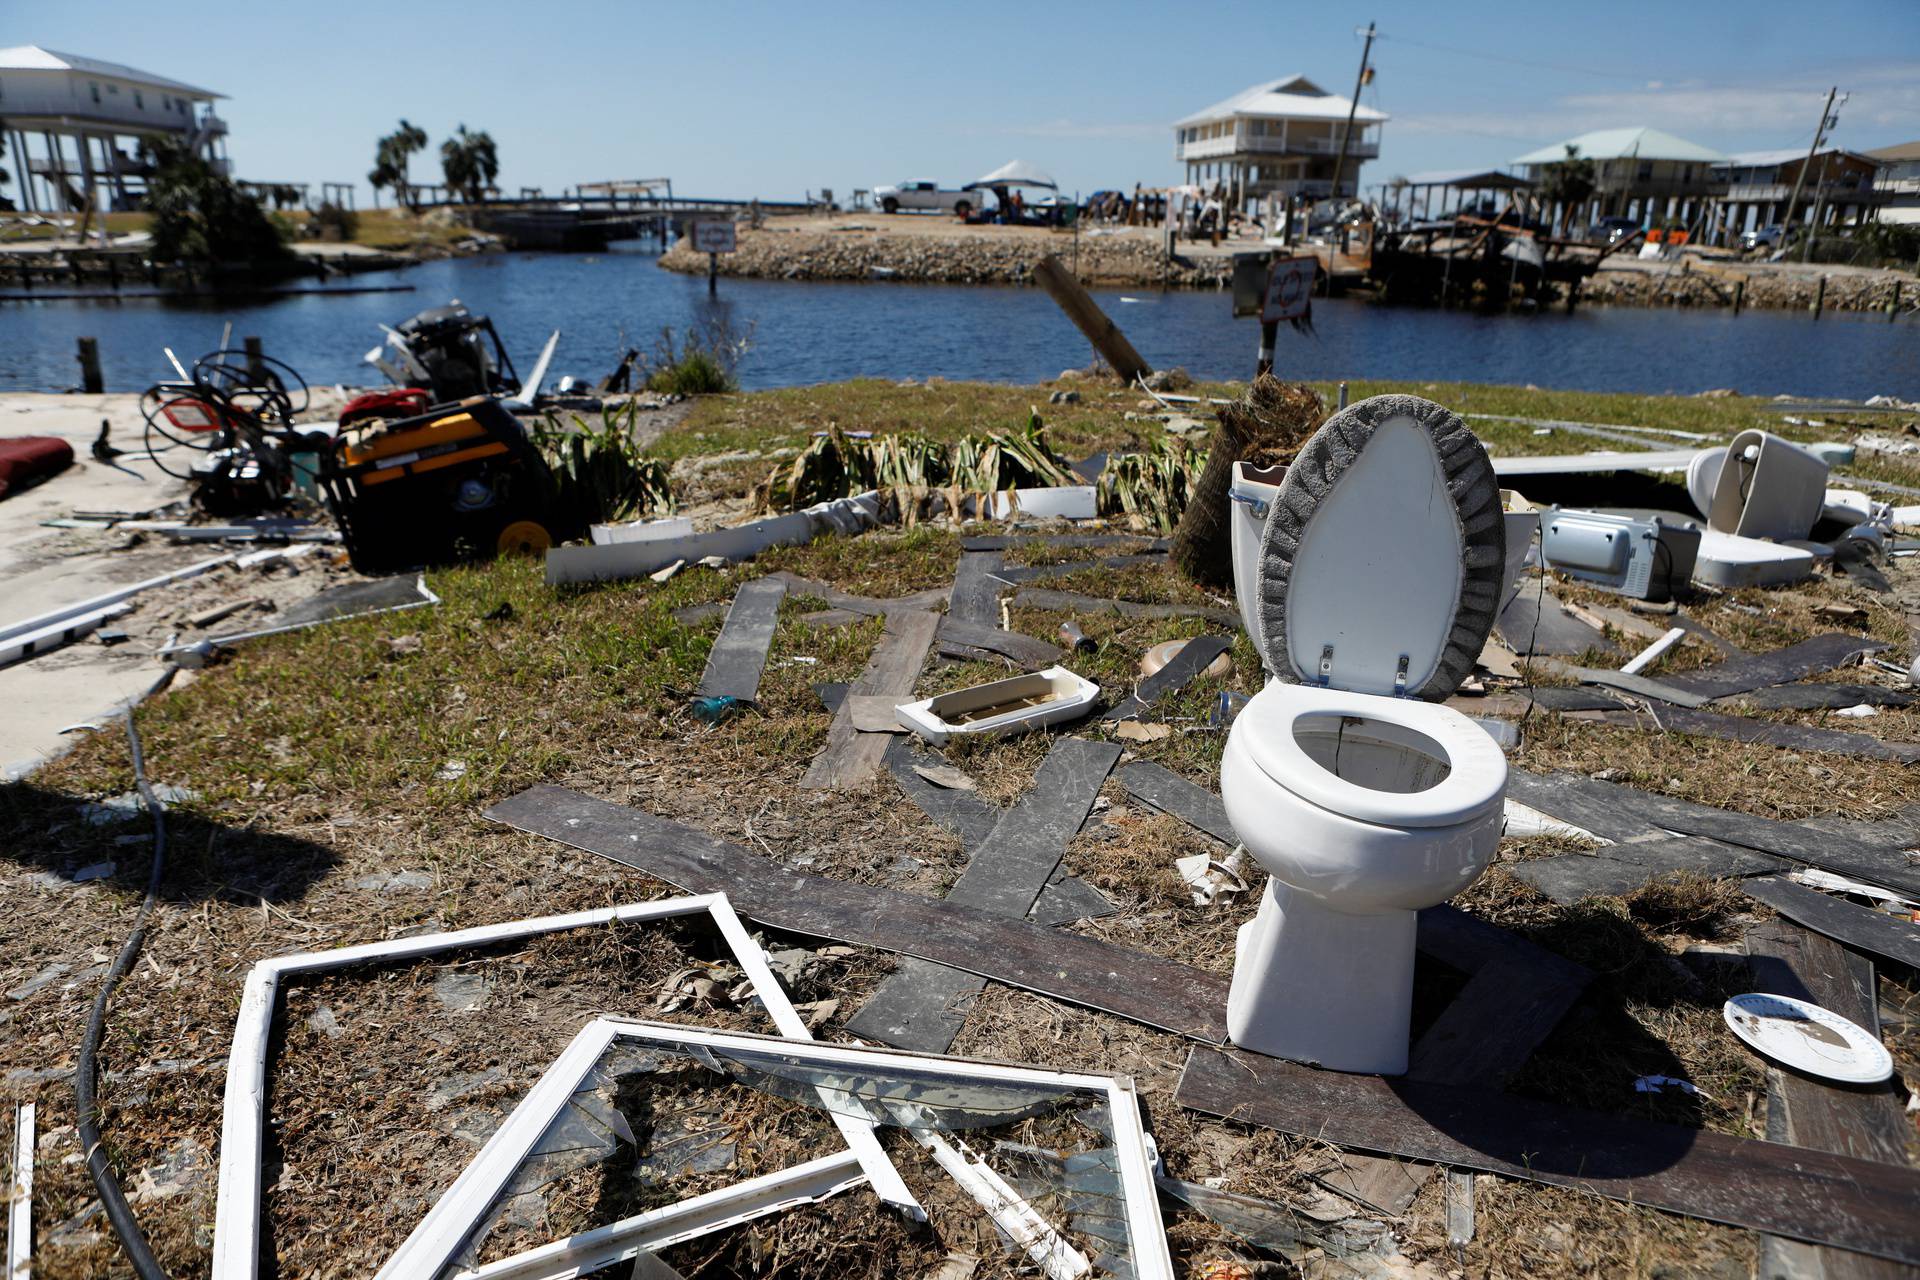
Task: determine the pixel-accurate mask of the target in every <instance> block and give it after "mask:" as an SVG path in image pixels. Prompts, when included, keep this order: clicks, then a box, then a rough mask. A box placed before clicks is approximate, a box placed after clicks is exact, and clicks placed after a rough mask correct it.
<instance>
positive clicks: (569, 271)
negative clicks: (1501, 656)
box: [0, 251, 1920, 399]
mask: <svg viewBox="0 0 1920 1280" xmlns="http://www.w3.org/2000/svg"><path fill="white" fill-rule="evenodd" d="M358 282H359V283H364V284H389V283H391V284H411V285H414V286H415V291H414V292H412V293H385V294H379V293H375V294H354V295H345V296H340V297H311V296H309V297H294V298H285V299H278V300H273V301H266V302H261V303H256V304H251V305H230V304H221V305H220V306H218V307H217V308H207V307H203V306H199V305H194V306H183V305H179V304H174V303H169V302H163V301H159V300H152V299H129V300H124V301H110V300H104V301H96V300H91V299H89V300H78V301H47V302H0V389H5V390H40V391H45V390H60V389H63V388H65V387H68V386H71V385H74V384H75V383H76V382H77V381H78V376H79V375H78V367H77V365H76V363H75V361H74V355H73V353H74V340H75V339H76V338H77V337H80V336H82V335H91V336H94V337H97V338H99V339H100V349H101V362H102V365H103V368H104V372H105V376H106V380H107V388H108V390H112V391H135V390H140V389H142V388H144V387H146V386H147V385H148V384H150V383H152V382H153V381H155V380H156V379H158V378H160V377H162V376H165V375H167V374H168V373H169V370H168V367H167V365H166V362H165V357H163V356H162V355H161V352H160V349H161V347H163V346H171V347H172V348H173V349H174V351H175V352H176V353H177V354H178V355H179V356H180V357H181V358H182V359H183V360H191V359H192V357H194V356H196V355H198V354H200V353H202V352H204V351H208V350H211V349H213V348H214V347H215V346H216V345H217V344H218V342H219V338H220V330H221V326H222V324H223V323H224V322H226V321H227V320H232V321H233V325H234V334H235V339H234V345H235V346H238V345H239V337H240V336H241V335H246V334H254V335H258V336H259V337H261V338H262V339H264V340H265V343H266V350H267V352H268V354H270V355H274V356H278V357H280V358H281V359H283V360H286V361H288V362H289V363H291V364H292V365H293V366H294V367H295V368H296V369H299V370H300V371H301V372H302V373H303V374H304V375H305V376H306V377H307V379H308V380H309V381H311V382H314V383H330V382H347V383H350V384H351V383H362V384H365V383H371V382H377V381H379V380H380V379H379V375H378V373H377V372H376V371H374V370H373V369H372V368H371V367H369V366H366V365H363V364H362V363H361V359H360V357H361V355H362V353H364V352H365V351H366V350H367V349H368V348H370V347H372V346H374V345H375V344H376V343H378V342H379V341H380V332H379V330H378V329H377V328H376V325H377V324H379V323H381V322H385V323H389V324H392V323H395V322H397V321H399V320H402V319H404V318H405V317H407V316H409V315H411V314H413V313H414V312H415V311H419V310H421V309H423V308H426V307H429V306H438V305H440V304H442V303H444V302H446V301H447V300H449V299H451V298H459V299H460V300H461V301H463V302H465V303H466V304H467V305H468V306H469V307H472V308H473V309H475V310H477V311H482V312H485V313H487V314H489V315H491V316H492V317H493V320H494V324H495V325H496V326H497V327H498V328H499V330H500V333H501V336H502V337H503V338H504V339H505V340H506V343H507V348H508V351H509V353H510V354H511V355H512V356H513V359H514V362H515V364H516V365H518V367H519V369H520V371H521V372H522V373H523V374H525V373H526V372H528V370H529V368H530V366H531V365H532V363H533V360H534V357H535V355H536V354H537V353H538V351H539V348H540V345H541V343H542V342H544V341H545V339H546V336H547V334H548V333H549V332H550V331H551V330H553V329H555V328H558V329H559V330H561V340H560V347H559V351H558V353H557V355H556V356H555V359H554V363H553V367H552V371H551V376H558V375H560V374H563V373H571V374H573V375H575V376H576V377H581V378H585V379H588V380H598V379H599V378H601V377H602V376H604V375H605V374H606V373H607V372H608V371H609V370H610V369H611V368H612V367H613V365H614V363H615V362H616V361H617V360H618V358H619V356H620V353H621V352H622V351H624V350H625V349H626V348H627V347H628V346H639V347H641V348H642V349H643V350H644V349H650V348H651V347H652V345H653V343H654V340H655V339H656V337H657V336H658V334H659V332H660V329H661V327H662V326H663V325H672V326H675V327H676V328H678V327H680V326H682V325H685V324H686V323H688V322H689V321H690V320H696V319H699V318H702V317H705V316H709V315H713V314H715V313H718V314H719V315H722V316H724V317H726V318H727V319H728V320H729V321H731V322H732V323H733V324H734V325H736V326H739V327H742V328H744V327H747V326H751V327H752V330H753V349H752V351H751V352H750V353H749V354H748V356H747V357H746V360H745V361H744V362H743V364H742V365H741V368H740V378H741V381H742V382H743V383H744V384H745V385H746V386H748V387H772V386H783V385H791V384H795V383H808V382H827V381H833V380H837V379H841V378H850V377H856V376H860V375H872V376H878V377H886V378H906V377H914V378H924V377H927V376H930V375H936V374H937V375H940V376H943V377H947V378H968V379H985V380H992V381H1007V382H1032V381H1038V380H1041V379H1045V378H1051V377H1053V376H1054V375H1056V374H1058V373H1059V372H1060V371H1061V370H1062V369H1066V368H1071V367H1076V366H1081V365H1084V364H1086V363H1087V361H1088V359H1089V351H1088V347H1087V344H1086V342H1085V341H1084V340H1083V339H1082V338H1081V337H1080V335H1079V334H1078V333H1077V332H1075V331H1074V329H1073V327H1072V326H1071V325H1070V324H1069V323H1068V322H1067V320H1066V319H1065V318H1064V317H1063V316H1062V315H1061V314H1060V312H1059V310H1058V309H1057V308H1056V307H1055V306H1054V305H1053V303H1052V302H1051V301H1049V300H1048V298H1047V296H1046V295H1045V294H1044V293H1042V292H1041V291H1040V290H1038V289H1024V288H998V287H966V286H949V285H908V284H888V283H874V284H809V283H797V282H795V283H787V282H782V281H770V280H725V279H723V280H722V281H721V282H720V296H719V298H718V299H717V300H709V299H708V297H707V293H706V281H705V279H704V278H691V277H687V276H680V275H675V274H673V273H671V272H666V271H661V270H660V269H659V268H657V267H656V266H655V265H654V260H653V256H652V255H651V254H647V253H640V252H630V253H625V252H619V251H614V252H610V253H606V254H600V255H594V256H584V257H583V256H570V255H554V254H503V255H494V256H489V257H484V258H464V259H457V260H450V261H446V262H435V263H428V264H425V265H422V266H419V267H414V268H412V269H410V270H407V271H402V272H393V273H382V274H378V275H368V276H362V277H359V278H358ZM1098 297H1099V299H1100V302H1101V304H1102V305H1103V306H1105V307H1106V308H1107V309H1108V311H1109V313H1110V314H1111V315H1112V316H1113V317H1114V319H1115V320H1116V321H1117V322H1118V323H1119V324H1120V325H1121V327H1122V328H1124V329H1125V330H1126V332H1127V335H1128V336H1129V337H1130V338H1131V339H1132V341H1133V343H1134V345H1135V346H1136V347H1138V348H1139V349H1140V352H1141V354H1142V355H1144V356H1145V357H1146V358H1147V360H1148V361H1150V362H1151V363H1153V364H1154V365H1155V366H1156V367H1162V368H1164V367H1171V366H1174V365H1184V366H1186V368H1187V369H1189V370H1190V371H1191V372H1193V373H1194V374H1196V375H1199V376H1203V377H1245V376H1246V375H1247V374H1248V373H1249V372H1251V368H1252V365H1253V360H1254V355H1255V348H1256V347H1257V345H1258V326H1257V325H1256V324H1255V322H1254V321H1252V320H1235V319H1233V318H1232V316H1231V315H1230V308H1229V305H1228V301H1227V296H1226V295H1225V294H1224V293H1212V292H1206V293H1199V292H1188V293H1173V294H1157V293H1150V292H1146V291H1139V292H1134V293H1122V292H1103V293H1101V294H1099V295H1098ZM1314 316H1315V322H1316V326H1317V333H1316V335H1315V336H1312V337H1307V336H1302V335H1296V334H1294V333H1292V332H1291V331H1290V330H1286V329H1282V330H1281V339H1280V349H1279V363H1280V370H1281V372H1282V374H1283V375H1289V376H1295V377H1303V378H1327V379H1336V378H1394V379H1422V378H1431V379H1435V380H1443V381H1451V380H1456V379H1458V380H1467V381H1476V382H1499V383H1533V384H1536V385H1539V386H1542V387H1556V388H1572V389H1579V390H1591V391H1641V392H1682V393H1684V392H1694V391H1703V390H1706V389H1708V388H1710V387H1734V388H1736V389H1738V390H1740V391H1742V392H1747V393H1752V394H1762V395H1774V394H1778V393H1782V392H1785V393H1791V394H1794V395H1800V396H1813V397H1845V398H1850V399H1857V398H1864V397H1866V396H1870V395H1876V394H1888V395H1897V396H1900V397H1902V398H1906V399H1913V398H1920V325H1916V324H1915V323H1913V322H1912V321H1911V320H1903V321H1901V322H1900V323H1897V324H1889V323H1888V322H1887V321H1886V318H1885V317H1884V316H1882V317H1879V318H1877V319H1876V318H1868V317H1865V316H1849V315H1841V314H1835V313H1829V314H1828V315H1827V316H1825V317H1823V318H1822V319H1820V320H1819V321H1814V320H1812V319H1810V318H1809V317H1807V316H1805V315H1803V314H1798V313H1795V314H1785V313H1777V312H1764V311H1749V312H1746V313H1745V314H1743V315H1741V316H1739V317H1738V318H1735V317H1733V316H1731V315H1728V314H1727V313H1725V312H1719V311H1713V312H1690V311H1655V310H1641V309H1633V308H1620V309H1608V308H1587V309H1584V310H1581V311H1579V312H1577V313H1576V314H1574V315H1572V316H1566V315H1563V314H1561V313H1558V312H1554V313H1551V314H1543V315H1535V316H1520V315H1512V316H1500V315H1492V316H1475V315H1470V314H1465V313H1461V312H1438V311H1416V310H1406V309H1388V308H1384V307H1373V306H1368V305H1366V304H1364V303H1358V302H1346V301H1331V302H1321V303H1317V304H1316V305H1315V308H1314Z"/></svg>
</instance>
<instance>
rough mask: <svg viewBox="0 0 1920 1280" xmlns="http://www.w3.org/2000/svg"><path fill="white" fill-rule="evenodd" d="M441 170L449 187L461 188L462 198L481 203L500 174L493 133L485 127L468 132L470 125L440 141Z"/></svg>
mask: <svg viewBox="0 0 1920 1280" xmlns="http://www.w3.org/2000/svg"><path fill="white" fill-rule="evenodd" d="M440 171H441V172H442V173H443V174H445V175H446V179H447V186H448V187H449V188H451V189H452V190H455V191H458V192H459V193H460V198H461V199H462V200H464V201H466V202H467V203H468V204H478V203H479V202H480V201H481V199H482V198H484V197H485V195H486V193H487V188H488V187H490V186H492V185H493V180H494V179H495V178H497V177H498V176H499V175H500V157H499V155H498V154H497V153H496V152H495V151H494V146H493V135H491V134H489V133H487V132H486V131H485V130H475V131H474V132H472V133H468V132H467V126H465V125H464V124H463V125H461V126H460V128H459V129H458V130H457V131H456V132H455V133H454V135H453V136H452V137H451V138H448V139H447V140H446V141H445V142H443V143H441V144H440Z"/></svg>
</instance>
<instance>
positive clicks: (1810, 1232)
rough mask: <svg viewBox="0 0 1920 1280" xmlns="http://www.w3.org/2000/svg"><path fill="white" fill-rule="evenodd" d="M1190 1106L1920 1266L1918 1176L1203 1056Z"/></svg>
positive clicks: (1191, 1074) (1187, 1087) (1606, 1119)
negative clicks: (1916, 1227)
mask: <svg viewBox="0 0 1920 1280" xmlns="http://www.w3.org/2000/svg"><path fill="white" fill-rule="evenodd" d="M1176 1096H1177V1098H1178V1101H1179V1102H1180V1103H1181V1105H1183V1106H1186V1107H1190V1108H1192V1109H1193V1110H1196V1111H1201V1112H1205V1113H1207V1114H1209V1115H1215V1116H1220V1117H1223V1118H1225V1119H1229V1120H1234V1121H1237V1122H1240V1123H1243V1124H1255V1125H1261V1126H1264V1127H1266V1128H1270V1129H1276V1130H1278V1131H1280V1132H1282V1133H1292V1134H1299V1135H1302V1136H1305V1137H1310V1138H1315V1139H1318V1140H1321V1141H1325V1142H1332V1143H1335V1144H1338V1145H1340V1146H1347V1147H1358V1148H1361V1149H1363V1150H1367V1151H1376V1152H1385V1153H1388V1154H1393V1155H1400V1156H1405V1157H1407V1158H1410V1159H1416V1160H1424V1161H1429V1162H1433V1163H1437V1164H1446V1165H1452V1166H1457V1167H1460V1168H1466V1169H1476V1170H1479V1171H1482V1172H1485V1173H1498V1174H1501V1175H1503V1176H1505V1177H1509V1178H1519V1179H1524V1180H1527V1181H1532V1182H1544V1183H1547V1184H1549V1185H1553V1186H1562V1187H1571V1188H1574V1189H1576V1190H1581V1191H1587V1192H1591V1193H1592V1194H1595V1195H1601V1196H1606V1197H1608V1198H1610V1199H1614V1200H1622V1201H1627V1202H1630V1203H1633V1204H1637V1205H1643V1206H1647V1207H1650V1208H1656V1209H1665V1210H1668V1211H1670V1212H1673V1213H1680V1214H1685V1215H1688V1216H1690V1217H1696V1218H1704V1219H1706V1220H1708V1221H1711V1222H1721V1223H1725V1224H1727V1225H1729V1226H1736V1227H1746V1228H1750V1229H1752V1230H1757V1231H1767V1232H1771V1233H1773V1234H1776V1235H1784V1236H1790V1237H1792V1238H1794V1239H1800V1240H1806V1241H1809V1242H1811V1243H1815V1244H1824V1245H1832V1246H1834V1247H1836V1248H1842V1249H1852V1250H1856V1251H1859V1252H1862V1253H1869V1254H1874V1255H1876V1256H1881V1257H1888V1258H1893V1259H1894V1260H1896V1261H1900V1262H1906V1263H1910V1264H1914V1265H1920V1232H1916V1231H1915V1230H1914V1228H1913V1222H1914V1205H1916V1204H1920V1174H1916V1173H1915V1172H1914V1171H1913V1170H1910V1169H1901V1168H1896V1167H1893V1166H1890V1165H1884V1164H1876V1163H1873V1162H1870V1161H1865V1160H1856V1159H1852V1158H1849V1157H1846V1156H1837V1155H1830V1154H1827V1153H1823V1152H1814V1151H1808V1150H1805V1149H1802V1148H1798V1147H1788V1146H1782V1145H1780V1144H1778V1143H1771V1142H1762V1141H1757V1140H1753V1139H1746V1138H1731V1137H1727V1136H1726V1135H1724V1134H1718V1133H1711V1132H1707V1131H1705V1130H1699V1129H1685V1128H1681V1127H1679V1126H1677V1125H1666V1124H1656V1123H1654V1122H1652V1121H1647V1120H1640V1119H1636V1118H1633V1117H1631V1116H1621V1115H1607V1114H1603V1113H1599V1112H1590V1111H1578V1110H1574V1109H1573V1108H1570V1107H1562V1106H1558V1105H1555V1104H1553V1103H1547V1102H1539V1101H1535V1100H1534V1099H1531V1098H1522V1097H1517V1096H1515V1095H1513V1094H1504V1093H1496V1092H1493V1091H1490V1090H1483V1089H1469V1088H1462V1087H1459V1086H1454V1085H1439V1084H1428V1083H1425V1082H1421V1081H1415V1080H1406V1079H1396V1080H1385V1079H1382V1078H1381V1077H1379V1076H1365V1075H1349V1074H1343V1073H1341V1072H1337V1071H1316V1070H1314V1069H1313V1068H1311V1067H1302V1066H1297V1065H1295V1064H1293V1063H1290V1062H1283V1061H1281V1060H1279V1059H1277V1058H1263V1057H1261V1056H1259V1055H1257V1054H1248V1053H1232V1052H1226V1051H1223V1050H1219V1049H1211V1048H1196V1049H1194V1050H1193V1051H1192V1053H1191V1054H1189V1056H1188V1058H1187V1066H1186V1070H1185V1071H1184V1072H1183V1073H1182V1074H1181V1077H1180V1087H1179V1091H1178V1093H1177V1095H1176Z"/></svg>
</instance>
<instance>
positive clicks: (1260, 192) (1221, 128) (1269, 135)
mask: <svg viewBox="0 0 1920 1280" xmlns="http://www.w3.org/2000/svg"><path fill="white" fill-rule="evenodd" d="M1349 110H1352V112H1353V133H1352V135H1351V137H1349V138H1348V139H1347V145H1346V155H1347V158H1346V165H1345V167H1344V168H1342V169H1341V171H1340V190H1339V191H1338V192H1336V191H1334V189H1333V172H1334V169H1335V167H1336V165H1337V164H1338V161H1339V156H1340V144H1341V137H1342V135H1344V134H1345V133H1346V132H1347V113H1348V111H1349ZM1387 119H1388V116H1387V114H1386V112H1384V111H1376V110H1374V109H1373V108H1372V107H1366V106H1362V107H1358V108H1355V107H1354V106H1353V104H1352V103H1351V102H1350V101H1349V100H1348V99H1346V98H1342V97H1340V96H1339V95H1338V94H1332V93H1328V92H1327V91H1326V90H1324V89H1322V88H1321V87H1320V86H1319V85H1317V84H1315V83H1313V81H1311V80H1309V79H1307V78H1306V77H1305V76H1283V77H1282V78H1280V79H1278V80H1272V81H1269V82H1267V83H1266V84H1257V85H1254V86H1253V87H1252V88H1250V89H1246V90H1243V91H1241V92H1240V93H1236V94H1235V95H1233V97H1231V98H1228V99H1227V100H1226V101H1225V102H1217V103H1215V104H1214V105H1213V106H1211V107H1208V108H1207V109H1206V110H1204V111H1198V112H1195V113H1194V114H1193V115H1190V116H1188V117H1187V118H1186V119H1184V120H1181V121H1179V122H1178V123H1176V124H1175V125H1174V126H1173V135H1174V148H1173V156H1174V159H1176V160H1178V161H1179V162H1180V163H1181V164H1183V165H1185V166H1186V171H1187V178H1186V180H1187V181H1188V182H1190V183H1194V184H1198V185H1202V186H1206V185H1211V184H1212V183H1214V182H1216V181H1217V182H1223V183H1225V184H1226V189H1227V193H1228V195H1229V197H1230V198H1231V201H1232V203H1233V204H1234V205H1235V206H1236V207H1244V206H1245V204H1246V202H1247V201H1249V200H1256V199H1260V198H1263V197H1265V196H1276V195H1277V196H1305V197H1307V198H1309V199H1313V200H1323V199H1326V198H1328V197H1330V196H1334V195H1341V196H1349V197H1351V196H1352V195H1354V194H1355V193H1356V192H1358V191H1359V190H1360V165H1361V163H1362V162H1363V161H1366V160H1372V159H1374V158H1376V157H1378V156H1379V154H1380V126H1381V125H1383V124H1385V123H1386V122H1387Z"/></svg>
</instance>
